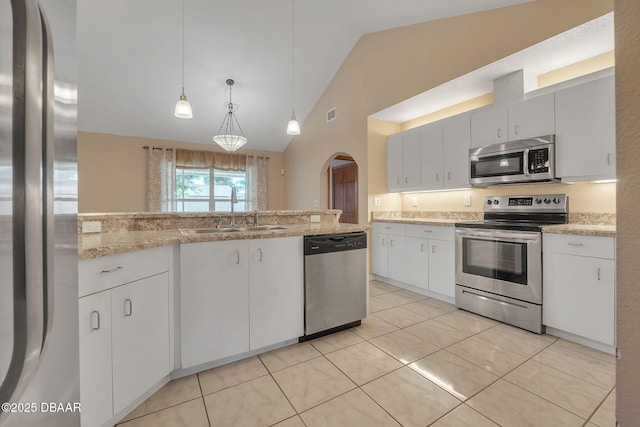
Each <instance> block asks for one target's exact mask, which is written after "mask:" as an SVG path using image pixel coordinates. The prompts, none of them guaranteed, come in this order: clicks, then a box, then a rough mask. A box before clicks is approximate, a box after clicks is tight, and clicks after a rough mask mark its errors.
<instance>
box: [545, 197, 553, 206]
mask: <svg viewBox="0 0 640 427" xmlns="http://www.w3.org/2000/svg"><path fill="white" fill-rule="evenodd" d="M544 202H545V203H546V204H547V205H548V204H549V203H551V199H550V198H548V197H545V198H544Z"/></svg>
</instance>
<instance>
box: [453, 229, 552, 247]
mask: <svg viewBox="0 0 640 427" xmlns="http://www.w3.org/2000/svg"><path fill="white" fill-rule="evenodd" d="M456 234H457V235H459V236H462V237H474V238H479V239H484V240H492V241H498V240H505V239H506V240H509V241H511V242H516V243H529V242H532V241H535V240H539V239H540V233H538V232H536V231H531V232H526V231H515V232H513V231H496V230H490V231H484V230H479V229H476V228H456Z"/></svg>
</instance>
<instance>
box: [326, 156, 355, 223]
mask: <svg viewBox="0 0 640 427" xmlns="http://www.w3.org/2000/svg"><path fill="white" fill-rule="evenodd" d="M327 181H328V190H329V203H328V205H329V209H340V210H342V215H340V222H344V223H351V224H357V223H358V164H357V163H356V162H355V160H354V159H353V157H351V156H349V155H346V154H338V155H336V156H334V157H333V159H332V160H331V162H330V163H329V167H328V169H327Z"/></svg>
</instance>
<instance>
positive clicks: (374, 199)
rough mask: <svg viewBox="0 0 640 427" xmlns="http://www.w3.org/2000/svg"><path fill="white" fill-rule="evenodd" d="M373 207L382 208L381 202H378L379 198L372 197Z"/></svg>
mask: <svg viewBox="0 0 640 427" xmlns="http://www.w3.org/2000/svg"><path fill="white" fill-rule="evenodd" d="M373 206H375V207H380V206H382V201H381V200H380V197H374V198H373Z"/></svg>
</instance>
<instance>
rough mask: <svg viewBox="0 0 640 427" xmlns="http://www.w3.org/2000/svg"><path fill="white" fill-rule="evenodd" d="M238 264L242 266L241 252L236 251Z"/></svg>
mask: <svg viewBox="0 0 640 427" xmlns="http://www.w3.org/2000/svg"><path fill="white" fill-rule="evenodd" d="M236 264H240V251H236Z"/></svg>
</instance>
